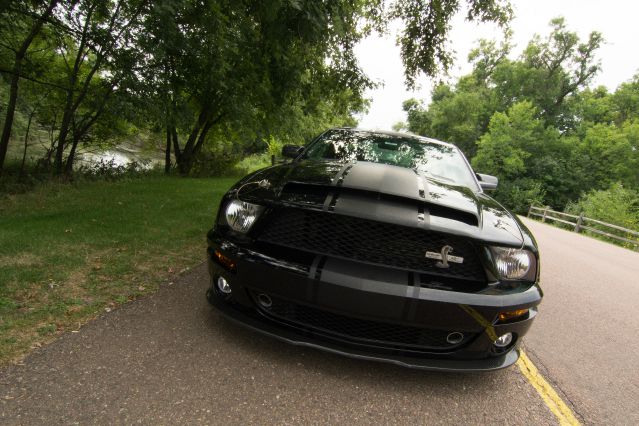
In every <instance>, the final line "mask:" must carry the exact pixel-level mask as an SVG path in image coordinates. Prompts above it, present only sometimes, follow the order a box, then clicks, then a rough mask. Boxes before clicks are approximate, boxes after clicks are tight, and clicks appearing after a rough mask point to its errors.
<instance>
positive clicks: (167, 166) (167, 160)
mask: <svg viewBox="0 0 639 426" xmlns="http://www.w3.org/2000/svg"><path fill="white" fill-rule="evenodd" d="M169 173H171V129H170V127H169V126H166V149H165V150H164V174H166V175H168V174H169Z"/></svg>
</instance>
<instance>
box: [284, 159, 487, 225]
mask: <svg viewBox="0 0 639 426" xmlns="http://www.w3.org/2000/svg"><path fill="white" fill-rule="evenodd" d="M409 171H410V170H409ZM411 173H412V172H411ZM412 179H413V181H414V180H415V175H414V174H413V175H412ZM333 182H335V183H337V185H324V184H309V183H302V182H289V183H287V184H286V185H285V186H284V188H282V191H281V193H280V201H282V202H284V203H287V204H289V203H290V204H295V205H298V206H304V207H308V208H314V209H318V210H320V209H321V210H324V211H330V212H334V213H339V214H344V215H348V216H356V217H362V218H367V219H372V220H379V221H384V222H393V223H400V224H403V225H406V226H412V227H414V226H419V225H420V223H427V222H428V221H429V220H430V217H431V216H436V217H438V218H442V219H448V220H453V221H457V222H462V223H465V224H467V225H471V226H475V227H476V226H478V219H477V215H475V214H473V213H469V212H465V211H462V210H458V209H455V208H451V207H447V206H444V205H440V204H435V203H432V202H429V201H427V200H426V198H425V197H419V195H420V194H419V192H417V194H418V195H417V196H416V197H412V198H408V197H406V196H403V195H399V194H393V193H385V192H379V191H374V190H372V189H363V188H353V187H350V186H348V185H347V184H346V179H341V177H338V178H337V179H334V180H333ZM422 192H423V190H422Z"/></svg>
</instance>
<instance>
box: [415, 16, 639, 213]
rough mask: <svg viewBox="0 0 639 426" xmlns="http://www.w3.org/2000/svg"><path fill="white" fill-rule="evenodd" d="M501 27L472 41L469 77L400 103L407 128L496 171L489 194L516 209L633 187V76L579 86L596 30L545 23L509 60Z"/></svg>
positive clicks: (638, 80)
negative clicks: (497, 37) (612, 83)
mask: <svg viewBox="0 0 639 426" xmlns="http://www.w3.org/2000/svg"><path fill="white" fill-rule="evenodd" d="M509 38H510V34H508V33H507V34H506V37H505V40H504V41H503V42H502V43H500V44H498V43H497V42H495V41H485V40H482V41H480V43H479V45H478V47H477V49H475V50H474V51H472V52H471V54H470V55H469V60H470V61H471V62H472V63H473V71H472V73H471V74H469V75H466V76H463V77H461V78H460V79H459V80H458V81H456V82H455V84H440V85H438V86H436V87H435V88H434V89H433V92H432V101H431V103H430V104H429V105H425V104H424V103H423V102H420V101H418V100H415V99H410V100H407V101H406V102H405V103H404V110H405V111H406V112H407V116H408V123H407V126H406V127H407V128H408V129H409V130H410V131H412V132H415V133H418V134H422V135H426V136H431V137H435V138H438V139H442V140H446V141H450V142H453V143H456V144H457V145H458V146H460V148H461V149H462V150H463V151H464V152H465V153H466V155H467V156H468V157H470V158H471V159H472V160H471V161H472V164H473V166H474V167H475V168H476V170H477V171H479V172H482V173H490V174H494V175H496V176H498V177H499V179H500V184H499V188H498V190H497V191H496V192H495V194H494V195H495V197H496V198H497V199H498V200H499V201H501V202H503V203H504V204H506V205H508V206H509V207H511V208H513V209H514V210H515V211H517V212H524V211H526V210H527V207H528V206H529V205H530V204H531V203H533V202H535V203H542V204H544V205H550V206H553V207H554V208H556V209H562V208H563V207H564V206H566V205H567V204H568V203H570V202H574V201H575V200H577V199H578V198H579V195H580V194H581V193H583V192H587V191H590V190H604V189H607V188H609V187H610V185H611V184H613V183H614V182H621V183H622V184H623V185H624V186H625V187H627V188H635V189H636V188H639V124H638V123H639V118H637V115H638V114H639V76H635V77H634V78H633V79H632V80H631V81H629V82H627V83H624V84H622V85H620V86H619V88H618V89H617V90H616V91H615V92H614V93H609V92H608V91H607V89H606V88H603V87H599V88H595V89H590V88H588V83H589V82H590V81H591V80H592V78H593V76H594V75H595V74H596V73H597V72H598V71H599V68H600V66H599V63H598V61H597V60H596V57H595V54H596V51H597V49H598V48H599V46H600V45H601V43H602V40H603V39H602V36H601V35H600V34H599V33H596V32H593V33H591V34H590V36H589V37H588V38H587V39H586V40H585V41H581V40H580V39H579V37H578V36H577V34H576V33H574V32H571V31H569V30H568V29H567V28H566V25H565V22H564V20H563V19H559V18H558V19H554V20H552V21H551V31H550V33H549V34H548V35H547V36H546V37H543V38H542V37H540V36H535V37H534V38H533V39H532V40H531V41H530V43H529V44H528V45H527V46H526V48H525V49H524V51H523V52H522V54H521V55H520V56H519V58H517V59H516V60H513V59H510V57H511V56H512V55H511V53H512V46H511V45H510V42H509Z"/></svg>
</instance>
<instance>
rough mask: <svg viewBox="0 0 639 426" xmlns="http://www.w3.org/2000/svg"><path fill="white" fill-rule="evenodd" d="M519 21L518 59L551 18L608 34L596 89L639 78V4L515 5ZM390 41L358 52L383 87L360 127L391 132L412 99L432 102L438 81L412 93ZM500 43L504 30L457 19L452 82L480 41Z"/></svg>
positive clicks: (378, 39) (538, 0)
mask: <svg viewBox="0 0 639 426" xmlns="http://www.w3.org/2000/svg"><path fill="white" fill-rule="evenodd" d="M511 4H512V5H513V9H514V12H515V19H514V20H513V21H512V22H511V29H512V31H513V38H512V42H513V44H514V45H515V48H514V49H513V52H514V53H515V56H518V55H519V53H520V52H521V51H522V50H523V49H524V47H525V46H526V44H527V43H528V41H529V40H530V39H531V38H532V37H533V35H534V34H540V35H541V36H542V37H545V36H546V35H547V34H548V33H549V31H550V27H549V25H548V24H549V22H550V20H551V19H552V18H555V17H558V16H563V17H564V18H565V20H566V26H567V28H568V29H569V30H570V31H575V32H577V34H578V35H579V36H580V38H581V39H582V40H583V41H585V40H586V39H587V37H588V34H590V32H591V31H599V32H601V33H602V34H603V37H604V40H605V44H604V45H603V46H602V47H601V48H600V49H599V51H598V58H599V60H600V61H601V64H602V71H601V72H600V73H599V74H598V75H597V76H596V78H595V79H594V80H593V82H592V84H591V86H599V85H604V86H606V87H608V89H609V90H611V91H613V90H615V89H616V88H617V86H618V85H619V84H620V83H623V82H624V81H627V80H630V79H631V78H632V76H633V75H634V74H636V73H637V72H639V55H638V54H637V50H636V49H637V47H636V43H637V41H639V24H638V23H637V16H639V2H635V1H629V0H626V1H622V0H606V1H601V0H599V1H597V0H579V1H577V0H511ZM397 29H398V28H395V29H394V30H393V29H392V28H391V32H390V34H388V35H385V36H383V37H382V36H379V35H377V34H374V35H371V36H370V37H368V38H366V39H365V40H363V41H362V42H361V43H359V45H358V46H357V47H356V54H357V57H358V59H359V62H360V66H361V67H362V69H363V70H364V72H365V73H366V74H367V75H368V76H369V77H370V78H372V79H373V80H374V81H376V82H379V83H383V86H382V87H379V88H377V89H374V90H371V91H369V92H368V93H367V97H369V98H371V99H372V103H371V106H370V108H369V111H368V113H367V114H364V115H362V116H359V117H358V118H359V127H361V128H365V129H381V130H391V127H392V126H393V124H395V123H396V122H398V121H406V115H405V113H404V111H402V102H404V100H406V99H409V98H417V99H424V100H426V102H429V100H430V92H431V90H432V86H433V82H434V80H432V79H429V78H426V77H424V76H422V77H420V78H419V79H418V85H419V87H418V88H417V90H415V91H413V92H408V91H407V90H406V88H405V85H404V74H403V72H404V71H403V65H402V61H401V58H400V54H399V47H397V46H396V45H395V37H396V33H393V31H396V30H397ZM481 38H486V39H501V38H502V36H501V30H499V29H498V28H497V27H496V26H495V25H492V24H474V23H470V22H467V21H465V19H464V17H463V14H460V15H459V16H457V17H455V19H454V20H453V22H452V31H451V33H450V46H451V48H452V49H453V51H454V52H455V56H456V61H455V64H454V66H453V67H452V69H451V70H450V72H449V75H450V77H449V78H448V79H449V80H451V81H454V79H455V78H456V77H460V76H462V75H464V74H467V73H469V72H470V71H471V70H472V67H471V66H470V65H469V64H468V62H467V56H468V52H470V50H471V49H472V48H474V47H475V46H476V42H477V40H479V39H481Z"/></svg>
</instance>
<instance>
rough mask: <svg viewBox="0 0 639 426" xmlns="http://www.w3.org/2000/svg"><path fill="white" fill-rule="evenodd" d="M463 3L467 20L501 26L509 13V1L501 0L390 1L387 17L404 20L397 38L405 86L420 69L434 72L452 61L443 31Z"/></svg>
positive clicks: (410, 83) (430, 74)
mask: <svg viewBox="0 0 639 426" xmlns="http://www.w3.org/2000/svg"><path fill="white" fill-rule="evenodd" d="M464 3H466V7H467V14H466V18H467V20H469V21H473V20H475V21H480V22H489V21H490V22H495V23H497V24H498V25H500V26H502V27H505V26H506V25H507V24H508V22H509V21H510V19H511V17H512V9H511V8H510V4H509V3H508V2H507V1H502V0H488V1H485V0H467V1H466V2H462V1H460V0H440V1H435V2H430V1H421V0H396V1H395V2H394V3H392V5H391V13H390V17H391V18H394V19H400V20H402V21H403V23H404V29H403V31H402V33H401V34H400V36H399V40H398V41H399V46H400V49H401V55H402V60H403V62H404V68H405V76H406V82H407V84H408V86H409V87H413V86H414V84H415V77H416V76H417V75H418V74H419V73H420V72H423V73H425V74H426V75H429V76H435V75H436V74H437V73H438V72H439V71H441V70H444V71H446V70H448V68H449V67H450V65H451V64H452V62H453V58H452V55H451V51H450V49H449V46H448V45H447V35H448V31H449V30H450V21H451V19H452V17H453V16H454V15H455V14H456V13H457V12H459V11H460V10H461V9H462V6H463V5H464Z"/></svg>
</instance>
